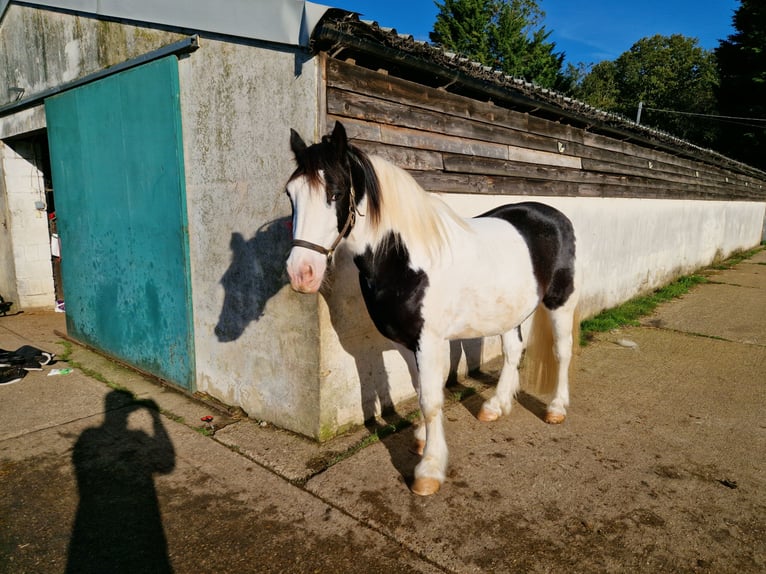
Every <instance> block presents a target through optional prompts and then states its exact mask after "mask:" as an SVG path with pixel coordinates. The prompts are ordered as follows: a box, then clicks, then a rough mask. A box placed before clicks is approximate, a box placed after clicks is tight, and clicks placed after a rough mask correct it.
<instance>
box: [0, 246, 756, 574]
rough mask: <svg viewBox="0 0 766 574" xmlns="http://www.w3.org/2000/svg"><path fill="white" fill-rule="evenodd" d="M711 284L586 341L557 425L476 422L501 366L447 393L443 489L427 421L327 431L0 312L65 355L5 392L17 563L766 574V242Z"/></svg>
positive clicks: (89, 567)
mask: <svg viewBox="0 0 766 574" xmlns="http://www.w3.org/2000/svg"><path fill="white" fill-rule="evenodd" d="M709 279H710V280H711V282H710V283H707V284H703V285H699V286H697V287H695V288H694V290H693V291H692V292H691V293H689V294H688V295H686V296H684V297H682V298H681V299H678V300H675V301H673V302H671V303H668V304H665V305H663V306H662V307H660V308H659V309H658V310H657V312H656V313H655V314H654V315H652V316H650V317H647V318H646V319H645V320H644V321H643V323H642V325H641V326H639V327H631V328H626V329H623V330H622V331H620V332H616V333H607V334H603V335H600V336H598V337H597V339H596V341H594V342H592V343H591V344H590V345H588V346H587V347H586V348H584V349H583V350H582V352H581V354H580V356H579V358H578V361H577V363H576V366H575V371H574V373H573V386H572V406H571V408H570V413H569V417H568V418H567V421H566V422H565V423H564V424H563V425H559V426H548V425H545V424H544V423H543V422H542V421H541V418H540V417H541V413H542V412H543V409H544V405H543V404H542V403H541V402H540V401H539V400H538V399H537V398H535V397H534V396H532V395H531V394H527V393H522V394H521V395H520V396H519V400H518V401H517V405H516V406H515V407H514V411H513V412H512V413H511V415H510V416H508V417H504V418H502V419H501V420H499V421H498V422H496V423H490V424H484V423H480V422H479V421H477V420H476V418H475V416H474V415H475V414H476V412H477V411H478V408H479V406H480V404H481V401H482V400H483V398H482V397H483V396H486V395H487V394H488V393H489V392H490V391H491V386H492V384H493V382H494V378H495V376H496V373H494V372H493V371H492V370H491V369H488V370H487V371H486V372H485V373H482V374H479V375H477V376H476V377H474V378H471V379H468V380H465V381H462V382H461V383H459V384H456V385H453V386H451V387H449V388H448V391H447V392H448V394H449V395H450V396H452V395H461V396H466V395H468V398H465V399H464V400H462V401H458V400H451V401H450V403H449V406H448V408H447V410H446V421H447V422H446V431H447V440H448V443H449V445H450V457H451V458H450V471H449V478H448V482H447V483H446V484H445V485H444V487H443V488H442V490H441V491H440V492H439V493H438V494H437V495H436V496H433V497H430V498H420V497H417V496H415V495H413V494H411V493H410V492H409V490H408V488H407V483H408V481H409V480H410V478H411V476H412V470H413V468H414V466H415V464H416V463H417V457H416V456H415V455H413V454H411V453H410V452H409V450H408V447H409V445H410V442H411V440H412V429H411V428H409V429H405V430H403V431H400V432H398V433H394V434H391V435H389V436H388V437H386V438H385V439H384V440H382V441H371V440H369V436H370V430H368V429H361V430H360V431H358V432H357V433H352V434H349V435H346V436H344V437H341V438H339V439H336V440H334V441H330V442H329V443H327V444H324V445H317V444H314V443H312V442H310V441H308V440H304V439H302V438H300V437H297V436H295V435H293V434H291V433H288V432H284V431H280V430H278V429H275V428H273V427H270V426H268V425H265V426H263V425H261V424H258V422H256V421H252V420H248V419H237V418H234V417H231V416H227V415H224V414H222V413H220V412H218V411H215V410H212V409H211V407H210V406H209V405H208V404H206V403H204V402H199V401H194V400H192V399H190V398H188V397H186V396H183V395H181V394H179V393H176V392H174V391H172V390H168V389H163V388H162V387H161V386H159V385H157V384H155V383H153V382H151V381H149V380H147V379H145V378H144V377H142V376H140V375H138V374H136V373H134V372H132V371H130V370H127V369H124V368H122V367H120V366H118V365H115V364H114V363H111V362H110V361H108V360H106V359H104V358H102V357H101V356H99V355H97V354H94V353H92V352H90V351H88V350H86V349H83V348H81V347H79V346H77V345H73V344H71V343H65V342H64V340H63V339H62V338H61V337H59V336H58V335H56V334H55V333H54V331H56V330H58V331H59V332H63V331H64V330H65V324H64V317H63V315H62V314H54V313H41V314H32V313H29V314H27V313H25V314H20V315H15V316H9V317H0V348H5V349H15V348H17V347H18V346H20V345H23V344H32V345H35V346H37V347H40V348H42V349H45V350H49V351H53V352H55V353H57V355H59V357H64V358H65V359H66V362H64V361H61V360H60V361H59V362H58V363H57V364H55V365H53V366H52V367H50V366H48V367H45V370H44V371H42V372H32V373H30V374H29V375H28V376H27V377H26V378H24V379H23V380H22V381H20V382H18V383H14V384H11V385H3V386H0V421H1V422H0V523H1V524H2V528H0V572H7V573H13V574H19V573H24V572H28V573H36V574H37V573H47V572H62V571H67V572H77V573H80V572H104V573H106V572H108V573H112V572H128V571H130V572H131V573H133V574H135V573H138V572H141V573H144V572H171V571H172V572H176V573H179V574H182V573H187V572H188V573H199V572H218V573H225V572H238V573H242V572H286V573H302V572H307V573H308V572H311V573H314V572H321V573H324V572H333V573H340V572H355V573H379V572H381V573H382V572H393V573H396V572H408V573H409V572H554V571H555V572H653V573H654V572H711V573H712V572H715V573H721V572H738V573H742V572H763V571H765V570H766V461H765V459H764V453H766V419H764V413H766V387H765V386H764V385H765V384H766V251H761V252H760V253H758V254H757V255H756V256H755V257H753V258H751V259H749V260H747V261H745V262H742V263H740V264H739V265H737V266H735V267H734V268H732V269H729V270H724V271H717V272H712V273H711V274H710V276H709ZM625 340H628V341H632V342H633V343H635V344H636V345H637V347H633V348H631V347H625V346H622V345H620V344H617V341H622V342H623V344H624V341H625ZM66 366H70V367H74V369H73V371H72V372H71V373H70V374H65V375H58V376H48V374H49V372H50V371H51V369H52V368H62V367H66ZM115 388H125V389H128V390H129V391H130V393H125V392H121V391H119V390H114V389H115ZM467 388H471V389H475V390H476V391H478V392H477V393H476V394H473V395H471V393H470V392H466V389H467ZM131 393H132V395H131ZM134 397H136V398H134ZM157 406H158V407H159V409H160V411H159V412H158V411H157V410H156V407H157ZM207 414H211V415H213V416H214V417H215V418H214V424H215V425H216V426H217V430H216V432H215V434H214V435H213V436H209V435H206V434H205V433H204V432H203V427H204V423H202V422H201V420H200V419H201V417H203V416H205V415H207ZM368 443H370V444H368Z"/></svg>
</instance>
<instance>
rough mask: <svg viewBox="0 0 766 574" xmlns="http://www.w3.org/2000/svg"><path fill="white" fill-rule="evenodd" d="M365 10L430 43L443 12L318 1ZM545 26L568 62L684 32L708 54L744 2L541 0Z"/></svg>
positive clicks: (389, 2)
mask: <svg viewBox="0 0 766 574" xmlns="http://www.w3.org/2000/svg"><path fill="white" fill-rule="evenodd" d="M318 1H319V2H320V3H322V4H327V5H332V6H334V7H336V8H345V9H346V10H351V11H354V12H361V13H362V19H364V20H375V21H377V22H378V23H379V24H380V25H381V26H387V27H391V28H396V30H397V32H399V33H403V34H412V35H413V36H414V37H415V38H416V39H418V40H428V34H429V32H430V31H431V30H432V29H433V24H434V21H435V20H436V13H437V8H436V5H435V3H434V1H433V0H334V1H332V2H331V1H328V0H318ZM538 5H539V6H540V8H541V9H542V10H543V11H544V12H545V27H546V28H547V29H548V30H549V31H552V34H551V36H550V40H552V41H553V42H555V43H556V51H557V52H565V54H566V61H567V62H570V63H572V64H576V63H578V62H584V63H586V64H588V63H596V62H600V61H601V60H614V59H615V58H617V57H618V56H619V55H620V54H622V53H623V52H625V51H627V50H629V49H630V47H631V46H632V45H633V44H634V43H635V42H637V41H638V40H640V39H641V38H644V37H647V36H653V35H655V34H662V35H663V36H669V35H671V34H682V35H684V36H688V37H692V38H697V39H698V40H699V44H700V46H702V47H703V48H706V49H708V50H712V49H714V48H715V47H716V46H718V42H719V40H723V39H726V38H727V37H728V36H729V35H730V34H733V33H734V29H733V28H732V15H733V14H734V11H735V10H736V9H737V8H738V7H739V5H740V3H739V1H738V0H641V1H640V2H620V1H618V0H539V1H538Z"/></svg>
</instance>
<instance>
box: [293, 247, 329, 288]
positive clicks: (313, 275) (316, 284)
mask: <svg viewBox="0 0 766 574" xmlns="http://www.w3.org/2000/svg"><path fill="white" fill-rule="evenodd" d="M326 269H327V258H326V257H325V256H324V255H321V254H319V253H316V252H313V251H308V250H306V249H302V248H297V249H293V250H292V251H291V252H290V257H288V258H287V275H288V276H289V277H290V286H291V287H292V288H293V289H294V290H295V291H297V292H298V293H316V292H317V291H319V288H320V287H321V286H322V280H323V279H324V274H325V270H326Z"/></svg>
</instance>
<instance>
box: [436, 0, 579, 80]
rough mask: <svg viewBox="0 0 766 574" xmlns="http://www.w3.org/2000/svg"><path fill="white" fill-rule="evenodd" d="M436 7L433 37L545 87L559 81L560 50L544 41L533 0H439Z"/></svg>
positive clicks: (448, 47)
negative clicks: (556, 50) (437, 9)
mask: <svg viewBox="0 0 766 574" xmlns="http://www.w3.org/2000/svg"><path fill="white" fill-rule="evenodd" d="M436 6H437V7H438V8H439V13H438V14H437V15H436V22H435V23H434V29H433V32H431V35H430V37H431V41H432V42H434V43H436V44H440V45H441V46H442V47H443V48H444V49H446V50H451V51H453V52H457V53H459V54H462V55H464V56H466V57H468V58H470V59H472V60H476V61H478V62H481V63H482V64H485V65H488V66H492V67H493V68H497V69H500V70H502V71H504V72H505V73H506V74H510V75H513V76H519V77H523V78H526V79H527V80H529V81H532V82H535V83H537V84H539V85H541V86H544V87H549V88H550V87H556V86H557V84H559V83H560V82H561V81H562V79H563V75H562V73H561V68H562V65H563V61H564V54H563V53H556V52H554V50H555V48H556V45H555V43H553V42H549V41H548V38H549V36H550V32H549V31H547V30H546V29H545V26H544V25H542V21H543V19H544V18H545V13H544V12H542V10H540V8H539V6H538V5H537V0H443V2H442V3H439V2H436Z"/></svg>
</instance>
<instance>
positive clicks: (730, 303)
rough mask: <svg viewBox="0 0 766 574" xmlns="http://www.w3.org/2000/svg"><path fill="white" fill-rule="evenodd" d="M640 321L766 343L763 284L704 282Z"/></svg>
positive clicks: (688, 331) (701, 333)
mask: <svg viewBox="0 0 766 574" xmlns="http://www.w3.org/2000/svg"><path fill="white" fill-rule="evenodd" d="M642 324H645V325H649V326H653V327H661V328H665V329H674V330H677V331H684V332H686V333H697V334H700V335H706V336H708V337H720V338H723V339H726V340H729V341H737V342H740V343H747V344H752V345H766V288H761V289H756V288H751V287H741V286H738V285H728V284H711V285H705V286H704V289H702V288H699V287H698V288H696V289H694V290H693V291H692V292H691V293H689V294H687V295H685V296H683V297H681V298H680V299H677V300H674V301H671V302H670V303H668V304H666V305H663V306H662V307H660V308H659V309H657V311H656V312H655V313H653V314H652V315H651V316H649V317H647V318H645V319H643V320H642Z"/></svg>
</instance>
